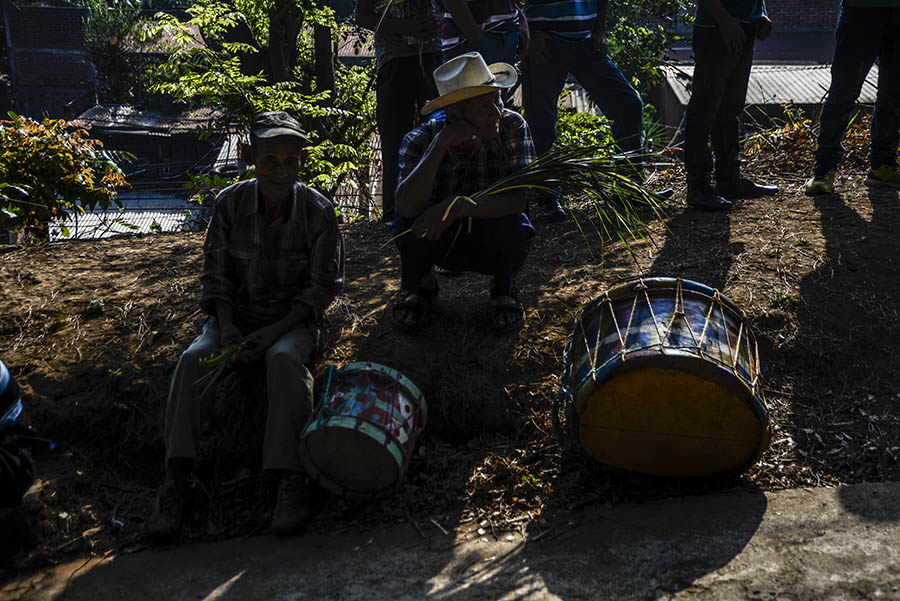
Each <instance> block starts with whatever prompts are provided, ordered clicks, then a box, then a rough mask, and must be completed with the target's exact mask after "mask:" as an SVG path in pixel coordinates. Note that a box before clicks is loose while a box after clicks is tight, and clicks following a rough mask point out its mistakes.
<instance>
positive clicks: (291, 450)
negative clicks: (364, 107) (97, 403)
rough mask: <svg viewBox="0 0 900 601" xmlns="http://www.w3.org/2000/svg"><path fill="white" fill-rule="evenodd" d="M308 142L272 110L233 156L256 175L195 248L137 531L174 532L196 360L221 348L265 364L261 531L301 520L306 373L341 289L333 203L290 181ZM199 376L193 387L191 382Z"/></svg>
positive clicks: (228, 193)
mask: <svg viewBox="0 0 900 601" xmlns="http://www.w3.org/2000/svg"><path fill="white" fill-rule="evenodd" d="M307 142H308V140H307V138H306V136H305V135H304V132H303V130H302V129H301V127H300V125H299V123H298V122H297V121H296V120H295V119H294V118H293V117H291V116H290V115H288V114H287V113H284V112H267V113H261V114H260V115H258V116H257V117H256V119H255V120H254V121H253V124H252V125H251V128H250V145H249V146H245V147H244V150H243V158H244V159H245V161H246V162H247V164H248V165H251V166H253V167H254V169H255V174H256V178H255V179H251V180H247V181H242V182H239V183H237V184H234V185H233V186H230V187H228V188H226V189H225V190H223V191H222V192H221V193H220V194H219V196H218V198H217V199H216V204H215V207H214V209H213V216H212V219H211V221H210V224H209V229H208V231H207V234H206V242H205V243H204V246H203V255H204V264H203V273H202V275H201V277H200V281H201V284H202V287H203V293H202V296H201V299H200V306H201V308H202V309H203V310H204V311H205V312H206V313H207V314H208V315H209V317H208V319H207V320H206V323H205V324H204V325H203V331H202V333H201V334H200V336H198V337H197V338H196V339H195V340H194V341H193V343H191V345H190V347H189V348H188V349H187V350H186V351H185V352H184V353H183V354H182V355H181V359H180V360H179V361H178V366H177V367H176V368H175V373H174V375H173V376H172V383H171V388H170V390H169V399H168V404H167V406H166V425H165V432H164V438H165V444H166V477H165V481H164V483H163V485H162V486H161V487H160V489H159V493H158V495H157V499H156V504H155V506H154V509H153V515H152V516H151V518H150V522H149V524H148V529H149V532H150V534H151V535H154V536H157V537H166V536H171V535H173V534H175V533H177V532H178V530H179V529H180V527H181V524H182V522H183V520H184V517H185V507H186V502H185V501H186V498H185V497H186V481H187V477H188V475H189V474H190V471H191V468H192V466H193V463H194V460H195V458H196V456H197V445H198V440H197V437H198V433H199V431H200V428H201V426H202V425H203V421H204V419H205V417H206V414H207V410H208V407H209V402H210V400H211V399H210V398H209V396H210V395H208V394H204V389H205V382H202V381H200V380H201V379H202V378H203V376H204V375H206V374H207V373H208V371H207V369H205V368H204V367H203V366H202V365H201V363H200V359H201V358H202V357H204V356H207V355H209V354H210V353H213V352H215V351H217V350H219V349H221V348H223V347H226V346H228V345H232V344H241V345H243V347H242V348H243V350H242V351H241V353H240V356H239V358H238V360H240V361H248V362H250V361H257V360H265V366H266V393H267V397H268V398H267V401H268V411H267V414H266V425H265V436H264V442H263V460H262V461H263V465H262V467H263V469H264V470H266V471H267V472H269V473H271V474H273V475H275V476H276V477H277V478H278V479H279V485H278V496H277V501H276V505H275V509H274V511H273V515H272V530H273V531H274V532H275V533H276V534H284V533H288V532H291V531H293V530H296V529H297V528H299V527H300V526H302V525H303V524H304V523H305V522H306V520H307V519H308V515H309V488H308V484H307V482H306V476H305V475H304V474H303V470H302V467H301V464H300V459H299V457H298V455H297V451H298V440H299V433H300V429H301V428H302V427H303V425H304V423H305V422H306V420H307V418H308V416H309V414H310V412H311V410H312V387H313V378H312V375H311V374H310V371H309V369H308V367H307V364H308V363H309V362H310V360H311V359H312V356H313V352H314V350H315V347H316V339H317V329H316V322H317V320H318V318H319V317H321V315H322V313H323V312H324V311H325V308H326V307H327V306H328V305H329V304H330V303H331V301H332V299H333V298H334V297H335V295H336V294H337V292H338V291H339V290H340V287H341V285H342V283H343V273H344V269H343V244H342V240H341V235H340V231H339V230H338V226H337V220H336V217H335V213H334V207H333V206H332V205H331V203H330V202H329V201H328V200H327V199H326V198H325V197H323V196H322V195H321V194H319V193H318V192H316V191H315V190H313V189H311V188H309V187H308V186H305V185H303V184H300V183H298V182H297V175H298V173H299V171H300V168H301V166H302V164H303V160H304V158H305V156H306V151H305V148H304V147H305V145H306V144H307ZM198 381H199V382H198Z"/></svg>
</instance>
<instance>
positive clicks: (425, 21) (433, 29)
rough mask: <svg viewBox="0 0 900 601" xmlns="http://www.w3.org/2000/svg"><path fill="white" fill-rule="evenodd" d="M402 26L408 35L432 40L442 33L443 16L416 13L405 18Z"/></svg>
mask: <svg viewBox="0 0 900 601" xmlns="http://www.w3.org/2000/svg"><path fill="white" fill-rule="evenodd" d="M400 28H401V30H402V31H403V33H404V34H406V35H408V36H412V37H414V38H420V39H423V40H430V39H431V38H433V37H435V36H437V35H438V33H440V31H441V18H440V16H438V15H433V14H425V15H414V16H412V17H408V18H406V19H403V20H402V21H401V23H400Z"/></svg>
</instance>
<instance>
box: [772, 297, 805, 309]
mask: <svg viewBox="0 0 900 601" xmlns="http://www.w3.org/2000/svg"><path fill="white" fill-rule="evenodd" d="M772 306H773V307H775V308H776V309H781V310H783V311H794V310H796V309H798V308H799V307H800V298H799V297H798V296H796V295H794V294H776V295H775V296H774V297H773V298H772Z"/></svg>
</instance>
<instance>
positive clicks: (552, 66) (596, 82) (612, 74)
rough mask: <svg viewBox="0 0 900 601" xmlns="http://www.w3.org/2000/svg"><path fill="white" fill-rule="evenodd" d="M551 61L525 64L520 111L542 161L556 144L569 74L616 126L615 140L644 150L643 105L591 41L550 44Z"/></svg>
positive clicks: (624, 147)
mask: <svg viewBox="0 0 900 601" xmlns="http://www.w3.org/2000/svg"><path fill="white" fill-rule="evenodd" d="M546 48H547V50H548V52H549V54H550V61H549V62H548V63H546V64H544V65H539V64H537V63H536V62H534V61H533V60H531V58H526V59H525V60H524V61H523V62H522V108H523V109H525V119H526V120H527V121H528V126H529V127H530V128H531V137H532V139H533V140H534V150H535V152H536V153H537V155H538V156H540V155H542V154H544V153H545V152H547V151H548V150H550V147H551V146H553V142H554V140H556V120H557V115H558V106H559V93H560V92H561V91H562V89H563V86H564V85H565V83H566V77H567V76H568V74H569V73H571V74H572V75H573V76H574V77H575V79H576V80H578V83H580V84H581V86H582V87H583V88H584V89H585V90H586V91H587V93H588V94H589V95H590V97H591V100H592V101H593V102H594V103H595V104H596V105H597V106H598V107H600V110H601V111H603V114H604V115H606V117H608V118H609V119H610V120H611V121H612V122H613V124H612V135H613V138H614V139H615V141H616V144H618V145H619V148H620V150H622V151H623V152H628V151H638V154H640V152H639V151H640V149H641V125H642V121H641V113H642V110H643V103H642V102H641V98H640V96H638V93H637V92H636V91H635V90H634V88H633V87H632V86H631V84H630V83H628V80H627V79H625V76H624V75H622V72H621V71H620V70H619V68H618V67H617V66H616V65H615V63H613V62H612V60H611V59H610V58H609V56H607V55H604V56H600V55H598V54H596V53H594V50H593V47H592V45H591V40H563V39H561V38H558V37H555V36H552V37H549V38H548V39H547V41H546Z"/></svg>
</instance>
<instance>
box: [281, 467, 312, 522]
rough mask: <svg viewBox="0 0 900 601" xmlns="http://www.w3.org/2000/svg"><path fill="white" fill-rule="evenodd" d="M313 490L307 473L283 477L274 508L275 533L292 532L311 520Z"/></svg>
mask: <svg viewBox="0 0 900 601" xmlns="http://www.w3.org/2000/svg"><path fill="white" fill-rule="evenodd" d="M311 492H312V491H311V490H310V487H309V484H308V483H307V481H306V474H299V473H290V474H287V475H286V476H283V477H282V478H281V481H280V482H279V483H278V496H277V498H276V501H275V509H274V510H272V532H273V533H274V534H279V535H280V534H291V533H293V532H296V531H297V530H299V529H300V527H301V526H303V525H305V524H306V522H308V521H309V514H310V509H309V505H310V496H311Z"/></svg>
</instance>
